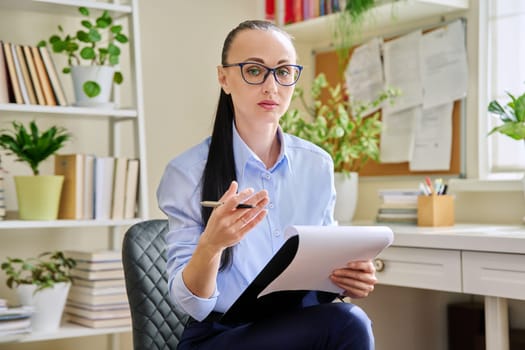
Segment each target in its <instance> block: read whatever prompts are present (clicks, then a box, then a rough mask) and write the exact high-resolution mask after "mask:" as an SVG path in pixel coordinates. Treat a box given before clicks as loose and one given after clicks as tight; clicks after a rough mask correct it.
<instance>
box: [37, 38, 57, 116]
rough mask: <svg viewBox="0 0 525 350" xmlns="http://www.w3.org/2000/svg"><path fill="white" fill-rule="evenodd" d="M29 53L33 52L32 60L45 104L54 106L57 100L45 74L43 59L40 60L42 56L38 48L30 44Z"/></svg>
mask: <svg viewBox="0 0 525 350" xmlns="http://www.w3.org/2000/svg"><path fill="white" fill-rule="evenodd" d="M31 53H32V54H33V61H34V62H35V67H36V72H37V74H38V79H39V81H40V86H41V87H42V92H43V93H44V98H45V100H46V105H48V106H56V105H57V101H56V99H55V94H54V93H53V87H52V86H51V82H50V81H49V76H48V75H47V71H46V67H45V66H44V61H43V60H42V56H40V50H39V49H38V47H36V46H31Z"/></svg>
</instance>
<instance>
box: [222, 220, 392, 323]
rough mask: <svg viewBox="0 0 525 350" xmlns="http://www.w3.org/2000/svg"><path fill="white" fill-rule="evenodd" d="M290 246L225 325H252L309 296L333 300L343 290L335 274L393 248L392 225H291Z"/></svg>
mask: <svg viewBox="0 0 525 350" xmlns="http://www.w3.org/2000/svg"><path fill="white" fill-rule="evenodd" d="M284 237H285V243H284V244H283V246H282V247H281V248H280V249H279V250H278V251H277V253H276V254H275V255H274V256H273V257H272V258H271V259H270V261H269V262H268V263H267V264H266V266H265V267H264V268H263V269H262V270H261V272H260V273H259V274H258V275H257V276H256V277H255V279H254V280H253V281H252V283H250V285H249V286H248V287H247V288H246V289H245V290H244V292H243V293H242V294H241V295H240V296H239V298H237V300H236V301H235V302H234V303H233V304H232V306H231V307H230V308H229V309H228V310H227V311H226V312H225V313H224V315H223V316H222V318H221V320H220V322H222V323H230V322H248V321H252V320H255V319H258V318H260V317H266V316H268V315H271V314H272V313H275V312H284V311H286V309H287V308H293V307H295V306H296V305H298V304H300V302H301V300H302V299H303V298H304V296H305V294H306V293H308V291H319V292H323V293H325V297H323V299H326V300H330V301H332V300H333V299H334V298H335V297H336V296H337V295H340V294H341V293H342V292H343V290H342V289H341V288H340V287H338V286H337V285H335V284H334V283H332V281H331V280H330V277H329V276H330V274H331V273H332V271H333V270H334V269H336V268H340V267H343V266H345V265H346V263H347V262H349V261H356V260H369V259H372V258H374V257H375V256H376V255H377V254H379V253H380V252H381V251H382V250H383V249H385V248H386V247H388V246H389V245H390V244H392V242H393V240H394V235H393V233H392V230H391V229H390V228H388V227H386V226H289V227H287V228H286V229H285V233H284Z"/></svg>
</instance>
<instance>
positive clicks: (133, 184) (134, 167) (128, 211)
mask: <svg viewBox="0 0 525 350" xmlns="http://www.w3.org/2000/svg"><path fill="white" fill-rule="evenodd" d="M138 183H139V160H138V159H129V160H128V169H127V173H126V190H125V195H124V219H133V218H134V217H135V216H136V213H135V212H136V211H137V191H138Z"/></svg>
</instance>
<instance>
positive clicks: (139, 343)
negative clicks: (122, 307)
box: [122, 220, 188, 350]
mask: <svg viewBox="0 0 525 350" xmlns="http://www.w3.org/2000/svg"><path fill="white" fill-rule="evenodd" d="M167 231H168V221H167V220H147V221H143V222H140V223H137V224H135V225H133V226H132V227H130V228H129V229H128V230H127V232H126V234H125V235H124V241H123V244H122V262H123V265H124V275H125V278H126V290H127V294H128V300H129V305H130V308H131V318H132V324H133V347H134V349H135V350H146V349H147V350H154V349H176V348H177V344H178V343H179V339H180V337H181V335H182V332H183V330H184V325H185V324H186V321H187V318H188V316H187V315H186V314H185V313H184V312H183V311H182V310H180V309H178V308H177V307H175V305H173V303H171V302H170V300H169V295H168V278H167V274H166V243H165V240H164V236H165V234H166V232H167Z"/></svg>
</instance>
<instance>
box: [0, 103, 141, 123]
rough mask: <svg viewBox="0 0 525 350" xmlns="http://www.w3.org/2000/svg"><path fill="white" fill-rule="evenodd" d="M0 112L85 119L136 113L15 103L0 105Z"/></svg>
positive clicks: (134, 115) (130, 116)
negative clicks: (73, 116)
mask: <svg viewBox="0 0 525 350" xmlns="http://www.w3.org/2000/svg"><path fill="white" fill-rule="evenodd" d="M0 111H5V112H20V113H42V114H53V116H57V115H82V116H87V117H90V116H91V117H113V118H126V119H129V118H136V117H137V115H138V113H137V111H136V110H134V109H102V108H86V107H71V106H64V107H62V106H56V107H55V106H40V105H22V104H15V103H8V104H0Z"/></svg>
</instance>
